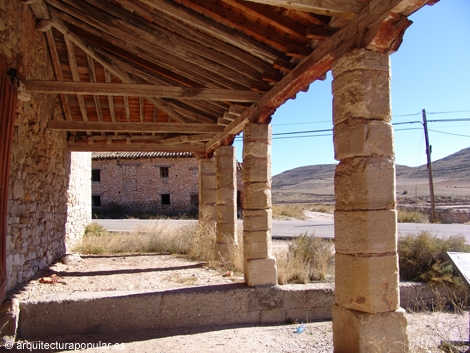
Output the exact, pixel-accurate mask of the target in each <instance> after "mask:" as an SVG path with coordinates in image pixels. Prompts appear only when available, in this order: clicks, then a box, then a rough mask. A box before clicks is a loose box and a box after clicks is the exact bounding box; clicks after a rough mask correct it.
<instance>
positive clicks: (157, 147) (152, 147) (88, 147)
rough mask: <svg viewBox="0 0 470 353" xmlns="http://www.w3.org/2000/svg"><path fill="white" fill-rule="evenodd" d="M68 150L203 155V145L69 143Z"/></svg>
mask: <svg viewBox="0 0 470 353" xmlns="http://www.w3.org/2000/svg"><path fill="white" fill-rule="evenodd" d="M68 149H69V151H72V152H192V153H204V145H203V144H200V145H193V144H188V145H182V144H179V145H178V144H176V145H162V144H159V143H132V142H131V143H129V144H127V143H107V142H106V141H104V142H101V143H96V142H93V143H88V141H80V142H78V141H76V142H72V141H70V142H69V143H68Z"/></svg>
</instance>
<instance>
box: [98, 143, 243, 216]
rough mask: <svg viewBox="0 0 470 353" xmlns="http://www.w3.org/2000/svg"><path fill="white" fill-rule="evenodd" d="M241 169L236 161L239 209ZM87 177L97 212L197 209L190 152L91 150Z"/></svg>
mask: <svg viewBox="0 0 470 353" xmlns="http://www.w3.org/2000/svg"><path fill="white" fill-rule="evenodd" d="M241 170H242V165H241V163H237V174H238V175H237V183H238V187H237V190H238V191H237V200H238V202H237V204H238V208H239V211H241V196H240V195H241V189H242V176H241ZM91 180H92V207H93V210H94V212H95V213H96V212H98V214H100V213H105V214H106V213H110V212H113V211H114V213H115V214H116V210H118V211H119V212H121V213H122V214H124V213H127V214H132V213H133V212H134V213H135V214H138V213H151V214H163V215H168V214H188V213H189V214H197V213H198V205H199V167H198V161H197V159H196V158H195V157H194V155H193V154H192V153H184V152H175V153H171V152H94V153H93V154H92V176H91ZM214 187H215V182H214ZM119 212H117V213H119ZM122 214H121V215H122Z"/></svg>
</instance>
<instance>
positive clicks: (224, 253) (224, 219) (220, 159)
mask: <svg viewBox="0 0 470 353" xmlns="http://www.w3.org/2000/svg"><path fill="white" fill-rule="evenodd" d="M215 160H216V214H217V218H216V220H217V225H216V234H217V236H216V243H215V249H216V252H217V254H218V255H219V256H220V257H222V258H227V257H228V256H229V255H230V247H231V246H232V247H233V246H234V245H235V246H236V245H237V187H236V186H237V162H236V151H235V147H232V146H220V147H217V149H216V150H215Z"/></svg>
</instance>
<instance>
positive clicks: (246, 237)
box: [243, 230, 272, 259]
mask: <svg viewBox="0 0 470 353" xmlns="http://www.w3.org/2000/svg"><path fill="white" fill-rule="evenodd" d="M271 249H272V239H271V231H270V230H265V231H258V232H247V231H244V232H243V255H244V257H245V259H257V258H261V259H265V258H268V257H271V255H272V252H271Z"/></svg>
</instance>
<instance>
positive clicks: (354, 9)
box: [245, 0, 364, 18]
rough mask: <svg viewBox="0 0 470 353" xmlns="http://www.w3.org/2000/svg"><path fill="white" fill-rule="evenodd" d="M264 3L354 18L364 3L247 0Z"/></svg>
mask: <svg viewBox="0 0 470 353" xmlns="http://www.w3.org/2000/svg"><path fill="white" fill-rule="evenodd" d="M245 1H251V2H257V3H260V4H264V5H271V6H280V7H285V8H287V9H293V10H300V11H307V12H313V13H316V14H320V15H327V16H336V17H344V18H353V17H354V16H356V15H357V14H358V13H359V11H360V10H361V8H362V7H363V6H364V4H361V3H360V2H358V1H357V0H341V1H337V0H245Z"/></svg>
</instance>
